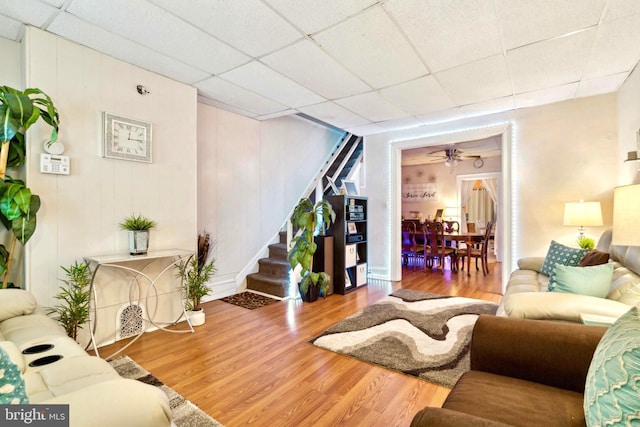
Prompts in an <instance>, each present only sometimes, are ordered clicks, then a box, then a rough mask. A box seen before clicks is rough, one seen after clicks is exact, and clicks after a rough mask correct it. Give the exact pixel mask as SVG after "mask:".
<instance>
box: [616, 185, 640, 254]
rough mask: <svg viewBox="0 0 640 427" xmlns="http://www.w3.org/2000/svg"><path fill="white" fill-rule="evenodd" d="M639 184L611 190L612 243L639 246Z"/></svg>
mask: <svg viewBox="0 0 640 427" xmlns="http://www.w3.org/2000/svg"><path fill="white" fill-rule="evenodd" d="M639 218H640V184H634V185H624V186H621V187H616V189H615V190H614V192H613V235H612V236H611V244H612V245H621V246H640V222H639V221H638V219H639Z"/></svg>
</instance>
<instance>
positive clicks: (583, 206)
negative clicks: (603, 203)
mask: <svg viewBox="0 0 640 427" xmlns="http://www.w3.org/2000/svg"><path fill="white" fill-rule="evenodd" d="M563 224H564V225H571V226H574V227H593V226H600V225H602V209H601V208H600V202H583V201H579V202H568V203H565V205H564V222H563Z"/></svg>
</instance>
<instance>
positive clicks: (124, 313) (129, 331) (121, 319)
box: [116, 304, 144, 341]
mask: <svg viewBox="0 0 640 427" xmlns="http://www.w3.org/2000/svg"><path fill="white" fill-rule="evenodd" d="M143 313H144V306H142V305H138V304H125V305H123V306H122V307H120V310H118V315H117V316H116V341H118V340H121V339H125V338H129V337H134V336H137V335H140V334H141V333H142V332H144V320H143V318H142V315H143Z"/></svg>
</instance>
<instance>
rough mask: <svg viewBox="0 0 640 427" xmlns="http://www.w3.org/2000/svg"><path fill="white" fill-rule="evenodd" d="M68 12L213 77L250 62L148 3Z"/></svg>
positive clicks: (88, 3)
mask: <svg viewBox="0 0 640 427" xmlns="http://www.w3.org/2000/svg"><path fill="white" fill-rule="evenodd" d="M67 10H68V12H70V13H72V14H73V15H76V16H77V17H79V18H81V19H85V20H87V21H89V22H91V23H93V24H94V25H96V26H98V27H101V28H104V29H105V30H107V31H110V32H112V33H114V34H117V35H120V36H122V37H125V38H129V39H132V40H136V41H137V42H138V43H139V44H141V45H143V46H147V47H149V48H151V49H154V50H156V51H158V52H162V53H164V54H166V55H168V56H171V57H173V58H176V59H177V60H180V61H183V62H185V63H186V64H187V65H191V66H193V67H196V68H199V69H201V70H203V71H206V72H209V73H212V74H217V73H221V72H223V71H226V70H228V69H230V68H233V67H236V66H238V65H240V64H242V63H245V62H248V61H249V58H248V57H247V56H246V55H244V54H242V53H241V52H239V51H237V50H236V49H233V48H231V47H229V46H227V45H226V44H224V43H222V42H220V41H218V40H217V39H215V38H213V37H212V36H210V35H208V34H206V33H204V32H203V31H201V30H199V29H197V28H195V27H193V26H191V25H189V24H187V23H186V22H184V21H183V20H181V19H179V18H177V17H175V16H173V15H170V14H168V13H166V12H165V11H164V10H162V9H160V8H158V7H157V6H155V5H152V4H151V3H148V2H143V1H130V0H110V1H108V2H106V1H101V0H83V1H81V2H78V1H74V2H73V3H71V5H70V6H69V8H68V9H67ZM178 34H179V37H177V36H176V35H178ZM205 46H206V49H204V48H203V47H205Z"/></svg>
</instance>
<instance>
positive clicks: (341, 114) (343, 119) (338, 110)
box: [298, 102, 371, 129]
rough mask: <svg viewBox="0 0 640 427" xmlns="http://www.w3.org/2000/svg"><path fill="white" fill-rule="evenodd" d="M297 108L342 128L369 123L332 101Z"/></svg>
mask: <svg viewBox="0 0 640 427" xmlns="http://www.w3.org/2000/svg"><path fill="white" fill-rule="evenodd" d="M298 110H300V111H301V112H303V113H305V114H308V115H310V116H311V117H315V118H317V119H319V120H322V121H323V122H326V123H329V124H331V125H333V126H336V127H338V128H342V129H345V128H349V127H354V126H361V125H366V124H370V123H371V122H370V121H369V120H367V119H365V118H362V117H360V116H358V115H357V114H355V113H353V112H351V111H349V110H347V109H346V108H343V107H341V106H340V105H338V104H336V103H334V102H323V103H322V104H316V105H311V106H308V107H302V108H298Z"/></svg>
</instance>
